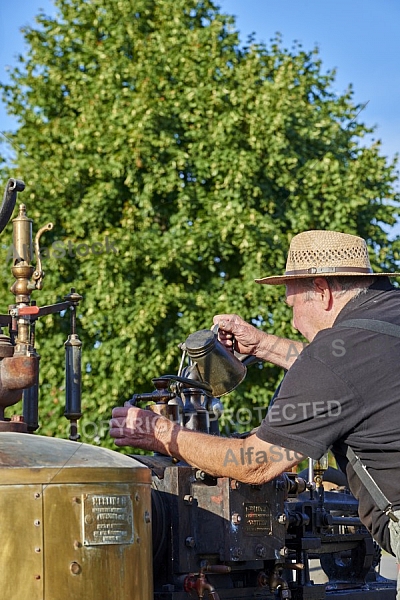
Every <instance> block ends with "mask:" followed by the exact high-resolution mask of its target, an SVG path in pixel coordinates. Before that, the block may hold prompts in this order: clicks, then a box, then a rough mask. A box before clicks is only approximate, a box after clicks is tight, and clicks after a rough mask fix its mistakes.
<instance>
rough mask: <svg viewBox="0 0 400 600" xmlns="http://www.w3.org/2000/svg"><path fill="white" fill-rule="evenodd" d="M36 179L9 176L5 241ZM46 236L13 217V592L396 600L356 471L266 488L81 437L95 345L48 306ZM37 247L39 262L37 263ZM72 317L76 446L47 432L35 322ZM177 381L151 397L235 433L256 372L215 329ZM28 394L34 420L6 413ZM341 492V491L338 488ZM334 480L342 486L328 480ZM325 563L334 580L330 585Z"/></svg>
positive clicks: (2, 433) (9, 516) (6, 584)
mask: <svg viewBox="0 0 400 600" xmlns="http://www.w3.org/2000/svg"><path fill="white" fill-rule="evenodd" d="M24 187H25V186H24V184H23V182H21V181H18V180H14V179H11V180H9V182H8V184H7V187H6V191H5V194H4V199H3V204H2V206H1V208H0V232H1V231H2V230H3V229H4V227H5V225H6V224H7V222H8V220H9V219H10V217H11V215H12V212H13V210H14V206H15V203H16V198H17V192H22V191H23V189H24ZM51 228H52V224H51V223H49V224H47V225H45V226H44V227H43V228H42V229H40V230H39V232H38V233H37V235H36V237H35V241H34V243H32V220H31V219H29V218H28V217H27V214H26V208H25V206H24V205H20V207H19V214H18V216H17V217H16V218H15V219H14V221H13V246H14V257H13V267H12V274H13V276H14V278H15V282H14V284H13V286H12V288H11V292H12V294H14V296H15V302H14V304H12V305H11V306H10V307H9V311H8V314H7V315H0V325H1V327H2V328H7V329H8V333H7V334H4V333H1V335H0V466H1V481H0V510H1V514H2V522H1V534H0V535H1V541H2V543H1V545H0V564H1V574H0V584H1V589H2V592H3V597H4V598H6V599H7V600H26V599H27V598H30V599H32V600H66V599H67V598H68V599H70V598H76V599H79V600H94V599H95V598H96V600H97V599H101V600H117V599H118V600H189V599H194V600H196V599H197V598H199V599H201V598H204V597H206V598H207V597H208V598H210V599H213V600H217V599H218V598H221V599H227V600H239V599H244V598H246V599H249V598H264V599H266V600H268V599H270V598H271V599H272V598H293V599H304V600H308V599H309V600H311V599H313V600H323V599H325V598H331V599H332V600H339V599H346V600H350V599H353V598H354V599H360V600H365V599H367V598H368V599H371V600H394V598H395V595H396V592H395V582H394V581H391V580H386V579H384V578H383V577H381V576H380V574H379V561H380V550H379V548H378V547H377V546H376V545H375V543H374V542H373V541H372V539H371V537H370V536H369V534H368V532H367V531H366V530H365V528H364V527H363V526H362V524H361V522H360V521H359V518H358V516H357V502H356V500H355V499H354V498H353V496H352V495H351V494H350V493H349V491H348V489H347V483H346V480H345V478H344V476H343V475H342V474H341V473H339V472H337V471H335V470H332V469H327V470H326V467H325V465H324V464H323V463H322V461H321V462H318V463H317V464H315V465H310V468H309V470H308V471H306V472H304V473H300V474H295V473H285V474H283V475H282V476H280V477H278V478H276V479H275V480H273V481H271V482H269V483H267V484H264V485H260V486H252V485H246V484H242V483H241V482H239V481H235V480H232V479H228V478H214V477H211V476H209V475H208V474H207V473H205V472H203V471H200V470H198V469H195V468H192V467H191V466H189V465H187V464H184V463H180V462H176V461H175V460H174V459H172V458H170V457H166V456H161V455H153V456H142V455H141V456H131V457H127V456H123V455H121V454H119V453H117V452H113V451H109V450H105V449H102V448H97V447H93V446H89V445H86V444H82V443H80V442H79V434H78V425H77V423H78V420H79V418H80V416H81V404H80V392H81V389H80V388H81V370H80V369H81V367H80V358H81V342H80V340H79V337H78V334H77V331H76V308H77V306H78V305H79V302H80V300H81V296H80V295H79V294H78V293H77V292H76V291H75V290H74V289H73V290H71V292H70V294H68V295H67V296H66V297H65V298H64V301H63V302H60V303H58V304H54V305H50V306H44V307H38V306H36V303H35V302H34V301H33V300H32V299H31V294H32V292H33V291H35V290H40V289H41V287H42V282H43V276H44V273H43V271H42V265H41V261H40V249H39V240H40V236H41V235H42V233H44V232H45V231H47V230H50V229H51ZM33 249H34V251H35V255H36V266H35V267H34V266H32V264H31V262H32V259H33ZM62 310H69V311H70V314H71V332H70V335H69V336H68V339H67V340H66V342H65V353H66V410H65V416H66V417H67V418H68V419H69V420H70V423H71V433H70V439H69V440H60V439H55V438H44V437H41V436H38V435H35V434H34V432H35V431H36V429H37V427H38V388H39V383H38V382H39V356H38V354H37V352H36V350H35V322H36V320H37V319H38V318H40V317H41V316H42V315H48V314H56V313H57V312H60V311H62ZM181 348H182V361H181V366H180V368H179V370H178V373H177V374H176V375H164V376H161V377H157V378H155V379H154V380H153V383H154V387H155V389H154V391H152V392H149V393H145V394H135V395H134V396H133V397H132V399H131V403H132V404H137V403H142V402H144V403H145V405H146V406H147V407H148V408H149V410H153V411H155V412H157V413H159V414H163V415H165V416H167V417H168V418H171V419H174V420H176V421H178V422H179V423H181V424H182V425H183V426H185V427H189V428H190V429H193V430H199V431H203V432H206V433H210V434H212V435H219V426H218V418H219V416H220V415H221V412H222V411H223V407H222V403H221V400H220V398H221V396H223V395H224V394H225V393H228V392H229V391H231V389H233V388H234V387H236V385H238V383H240V381H241V380H242V379H243V377H244V376H245V372H246V364H245V361H243V360H239V358H236V357H234V356H233V355H229V354H228V353H227V351H226V350H225V349H224V348H223V347H222V346H221V345H219V344H218V342H217V340H216V335H215V333H214V332H210V331H208V330H203V331H200V332H196V333H195V334H192V335H191V336H189V337H188V339H187V340H186V341H185V343H184V344H182V345H181ZM21 397H23V414H22V415H20V416H17V417H11V418H7V417H6V416H5V414H4V412H5V409H6V408H7V407H8V406H12V405H13V404H15V403H16V402H18V401H19V400H20V399H21ZM324 478H325V479H327V480H329V481H331V482H332V483H333V484H336V485H335V490H334V491H330V490H329V491H328V490H327V489H325V487H324V485H323V479H324ZM325 486H326V484H325ZM315 564H316V565H318V568H319V570H320V571H321V572H322V573H323V574H324V578H325V581H326V582H324V583H321V582H314V580H313V577H314V575H313V573H312V570H311V569H312V567H313V565H315Z"/></svg>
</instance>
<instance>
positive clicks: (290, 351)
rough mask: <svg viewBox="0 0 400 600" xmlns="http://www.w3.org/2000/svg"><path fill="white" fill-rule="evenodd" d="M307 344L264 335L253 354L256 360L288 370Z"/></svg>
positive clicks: (268, 334) (267, 334)
mask: <svg viewBox="0 0 400 600" xmlns="http://www.w3.org/2000/svg"><path fill="white" fill-rule="evenodd" d="M306 345H307V344H304V343H303V342H297V341H293V340H289V339H287V338H281V337H278V336H277V335H272V334H270V333H264V334H263V336H262V338H261V340H260V343H259V345H258V348H257V350H256V352H255V355H256V356H257V358H261V359H262V360H265V361H268V362H271V363H273V364H274V365H278V366H279V367H282V368H284V369H289V368H290V367H291V366H292V364H293V363H294V361H295V360H296V358H297V357H298V356H299V354H300V353H301V351H302V350H303V348H305V346H306Z"/></svg>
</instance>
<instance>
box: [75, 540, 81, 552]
mask: <svg viewBox="0 0 400 600" xmlns="http://www.w3.org/2000/svg"><path fill="white" fill-rule="evenodd" d="M74 548H75V550H78V548H82V544H81V543H80V542H79V541H78V540H75V541H74Z"/></svg>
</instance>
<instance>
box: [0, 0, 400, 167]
mask: <svg viewBox="0 0 400 600" xmlns="http://www.w3.org/2000/svg"><path fill="white" fill-rule="evenodd" d="M217 4H218V5H219V6H220V7H221V9H222V11H223V12H226V13H229V14H233V15H235V16H236V24H237V28H238V30H239V31H240V35H241V40H242V41H245V40H246V38H247V36H248V34H250V33H251V32H254V33H255V37H256V40H257V41H263V42H265V43H267V44H268V42H269V40H270V39H271V38H272V37H274V35H275V34H276V33H277V32H279V33H280V34H281V35H282V36H283V42H284V45H285V47H288V48H290V47H291V46H292V43H293V41H294V40H298V41H299V42H301V43H302V45H303V48H304V49H305V50H311V49H312V48H314V46H316V45H317V46H318V47H319V50H320V57H321V60H322V62H323V69H324V70H329V69H332V68H336V69H337V77H336V81H335V86H334V89H335V91H337V92H338V93H343V92H344V91H345V89H346V88H347V86H348V85H349V84H350V83H351V84H352V85H353V87H354V99H355V102H357V103H365V102H368V104H367V106H366V108H365V109H364V110H363V112H362V113H361V114H360V117H359V119H360V120H362V121H364V122H365V123H366V124H367V125H369V126H373V125H376V126H377V130H376V135H375V137H376V138H379V139H381V140H382V153H383V154H384V155H385V156H388V157H393V156H394V154H395V152H398V151H399V150H400V81H399V77H400V75H399V62H400V35H399V33H398V29H399V23H400V2H399V0H219V1H218V2H217ZM39 8H43V9H44V10H45V11H46V13H47V14H50V15H54V14H55V9H54V5H53V3H52V2H51V1H50V0H13V1H11V0H2V1H1V2H0V81H2V82H5V81H7V66H8V65H10V66H14V65H16V56H17V55H18V54H19V53H23V52H24V44H23V38H22V34H21V33H20V28H21V27H22V26H24V25H27V24H30V25H33V24H34V17H35V15H37V14H38V12H39ZM15 127H16V123H15V121H13V120H12V119H11V118H10V117H7V115H6V112H5V108H4V105H3V104H2V103H1V102H0V132H4V131H7V130H10V129H13V128H15ZM0 141H2V145H1V149H2V151H3V152H4V145H6V147H7V142H6V141H5V139H4V136H2V135H1V136H0Z"/></svg>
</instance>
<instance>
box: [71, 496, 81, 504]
mask: <svg viewBox="0 0 400 600" xmlns="http://www.w3.org/2000/svg"><path fill="white" fill-rule="evenodd" d="M80 503H81V499H80V498H78V496H74V497H73V498H72V504H80Z"/></svg>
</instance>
